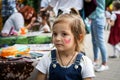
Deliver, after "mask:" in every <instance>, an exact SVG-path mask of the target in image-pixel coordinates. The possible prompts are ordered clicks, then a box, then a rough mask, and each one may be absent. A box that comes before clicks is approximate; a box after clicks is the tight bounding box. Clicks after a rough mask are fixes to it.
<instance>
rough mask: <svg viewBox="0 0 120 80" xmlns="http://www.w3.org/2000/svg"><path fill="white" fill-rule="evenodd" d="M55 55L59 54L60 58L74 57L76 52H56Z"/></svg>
mask: <svg viewBox="0 0 120 80" xmlns="http://www.w3.org/2000/svg"><path fill="white" fill-rule="evenodd" d="M57 53H59V54H60V55H61V56H66V57H68V56H71V55H74V54H75V53H76V51H72V50H69V51H57Z"/></svg>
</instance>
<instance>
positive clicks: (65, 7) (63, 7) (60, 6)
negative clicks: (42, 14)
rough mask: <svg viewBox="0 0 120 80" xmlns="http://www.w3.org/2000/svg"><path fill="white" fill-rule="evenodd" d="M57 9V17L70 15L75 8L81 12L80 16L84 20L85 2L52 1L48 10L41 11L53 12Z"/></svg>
mask: <svg viewBox="0 0 120 80" xmlns="http://www.w3.org/2000/svg"><path fill="white" fill-rule="evenodd" d="M54 7H56V11H57V12H56V13H57V16H59V15H60V14H62V13H63V14H64V13H69V11H70V8H72V7H74V8H76V9H77V10H79V13H80V15H81V16H82V18H83V17H84V13H83V0H51V1H50V3H49V6H48V7H47V8H44V9H41V11H44V10H53V8H54Z"/></svg>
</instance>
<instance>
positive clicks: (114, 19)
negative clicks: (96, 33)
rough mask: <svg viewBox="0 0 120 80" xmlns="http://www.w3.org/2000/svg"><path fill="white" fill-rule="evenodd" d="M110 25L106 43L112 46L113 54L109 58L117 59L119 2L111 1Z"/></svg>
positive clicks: (119, 33) (119, 47) (119, 25)
mask: <svg viewBox="0 0 120 80" xmlns="http://www.w3.org/2000/svg"><path fill="white" fill-rule="evenodd" d="M109 24H110V25H111V29H110V35H109V39H108V43H109V44H111V45H112V46H113V49H114V53H113V54H112V55H111V56H109V58H117V52H119V53H120V46H119V43H120V1H113V11H112V15H111V18H110V21H109Z"/></svg>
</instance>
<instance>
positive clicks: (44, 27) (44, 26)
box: [38, 11, 51, 33]
mask: <svg viewBox="0 0 120 80" xmlns="http://www.w3.org/2000/svg"><path fill="white" fill-rule="evenodd" d="M39 14H40V15H39V17H38V18H39V20H38V21H39V22H40V27H39V31H40V32H43V33H48V32H51V30H50V21H49V17H50V14H49V12H47V11H42V12H40V13H39Z"/></svg>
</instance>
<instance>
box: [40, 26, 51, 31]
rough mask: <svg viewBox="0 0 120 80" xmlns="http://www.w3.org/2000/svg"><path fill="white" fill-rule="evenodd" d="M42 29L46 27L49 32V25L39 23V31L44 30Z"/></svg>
mask: <svg viewBox="0 0 120 80" xmlns="http://www.w3.org/2000/svg"><path fill="white" fill-rule="evenodd" d="M44 29H46V30H47V31H48V32H50V27H49V26H48V25H47V24H45V25H44V26H42V25H41V26H40V28H39V31H40V32H45V31H44Z"/></svg>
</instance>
